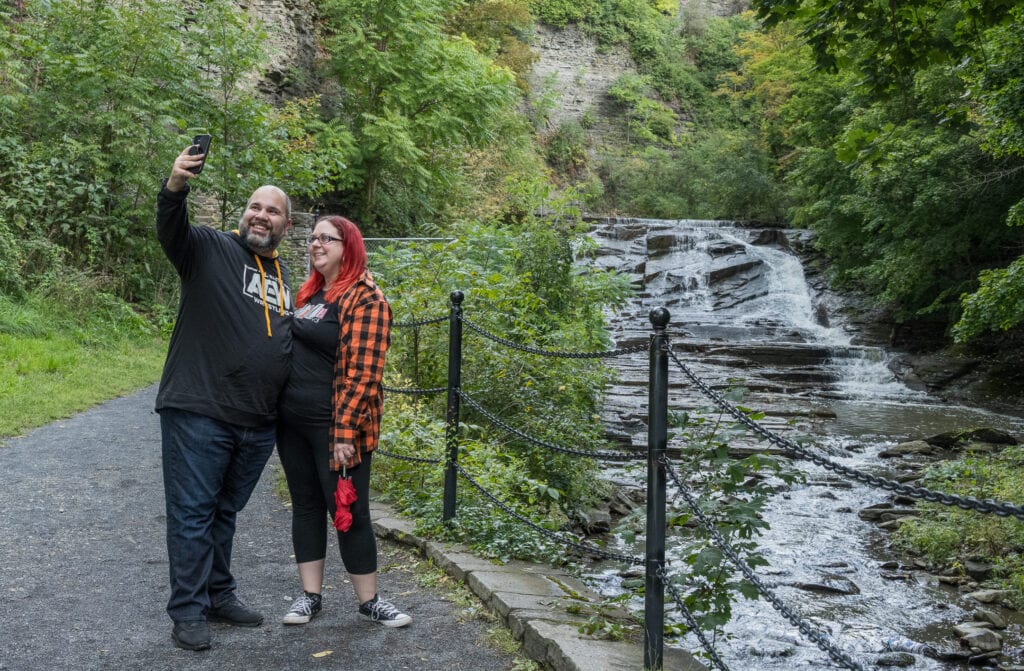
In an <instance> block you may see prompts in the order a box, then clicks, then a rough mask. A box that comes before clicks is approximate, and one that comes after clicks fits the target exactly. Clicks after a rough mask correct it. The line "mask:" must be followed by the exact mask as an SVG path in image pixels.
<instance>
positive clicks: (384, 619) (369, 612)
mask: <svg viewBox="0 0 1024 671" xmlns="http://www.w3.org/2000/svg"><path fill="white" fill-rule="evenodd" d="M359 612H360V613H362V614H363V615H365V616H366V617H368V618H370V619H371V620H373V621H374V622H380V623H381V624H382V625H384V626H385V627H404V626H405V625H407V624H409V623H410V622H412V618H411V617H409V616H408V615H406V614H405V613H403V612H401V611H400V610H398V609H397V608H395V607H394V606H393V605H391V602H389V601H384V600H383V599H381V598H380V597H379V596H374V597H373V598H372V599H370V600H369V601H367V602H366V603H364V604H363V605H361V606H359Z"/></svg>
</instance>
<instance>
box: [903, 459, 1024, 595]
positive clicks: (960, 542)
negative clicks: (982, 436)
mask: <svg viewBox="0 0 1024 671" xmlns="http://www.w3.org/2000/svg"><path fill="white" fill-rule="evenodd" d="M1022 465H1024V449H1022V448H1021V447H1019V446H1018V447H1011V448H1007V449H1005V450H1003V451H1001V452H999V453H997V454H970V453H968V454H966V455H964V456H963V457H961V458H959V459H956V460H953V461H947V462H942V463H940V464H937V465H935V466H932V467H931V468H929V469H928V471H927V473H926V474H925V478H924V480H923V484H924V485H925V486H926V487H929V488H933V489H937V490H939V491H947V492H950V493H953V494H959V495H961V496H973V497H976V498H978V499H994V500H997V501H1021V500H1024V479H1022V477H1021V466H1022ZM918 508H919V509H920V516H919V518H918V519H916V520H911V521H908V522H905V523H904V524H903V525H901V526H900V528H899V530H898V531H897V532H896V535H895V537H894V542H895V543H896V545H897V546H898V547H901V548H903V549H904V550H908V551H911V552H914V553H917V554H921V555H923V556H925V557H927V558H928V560H929V561H931V562H933V563H934V564H935V565H936V566H941V567H951V568H953V567H960V568H962V567H963V564H964V562H965V561H966V560H968V559H976V560H980V561H983V562H989V563H992V564H993V565H995V566H996V571H997V576H998V579H999V580H1000V581H1001V582H1002V583H1003V584H1004V585H1005V587H1006V588H1007V589H1009V590H1010V592H1011V594H1012V600H1013V601H1014V602H1015V603H1016V605H1017V606H1018V607H1019V606H1021V605H1024V562H1022V561H1021V556H1022V551H1024V525H1021V523H1020V522H1019V521H1018V520H1014V519H1004V518H999V517H995V516H992V515H981V514H979V513H975V512H973V511H963V510H958V509H955V508H950V507H948V506H942V505H940V504H934V503H923V504H919V505H918Z"/></svg>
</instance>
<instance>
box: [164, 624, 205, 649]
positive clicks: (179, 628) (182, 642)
mask: <svg viewBox="0 0 1024 671" xmlns="http://www.w3.org/2000/svg"><path fill="white" fill-rule="evenodd" d="M171 638H173V639H174V645H176V646H178V647H179V648H183V649H185V650H209V649H210V625H208V624H206V622H205V621H204V620H190V621H188V622H175V623H174V629H173V630H172V631H171Z"/></svg>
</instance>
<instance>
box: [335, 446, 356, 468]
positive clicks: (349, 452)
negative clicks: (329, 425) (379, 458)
mask: <svg viewBox="0 0 1024 671" xmlns="http://www.w3.org/2000/svg"><path fill="white" fill-rule="evenodd" d="M354 456H356V446H355V445H353V444H352V443H335V444H334V460H335V461H336V462H338V463H339V464H347V463H348V462H349V460H350V459H351V458H352V457H354Z"/></svg>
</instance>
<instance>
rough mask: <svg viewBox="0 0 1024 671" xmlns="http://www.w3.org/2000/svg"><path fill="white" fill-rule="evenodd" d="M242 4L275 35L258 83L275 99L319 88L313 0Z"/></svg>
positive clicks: (245, 0)
mask: <svg viewBox="0 0 1024 671" xmlns="http://www.w3.org/2000/svg"><path fill="white" fill-rule="evenodd" d="M238 6H239V7H241V8H242V9H244V10H246V11H247V12H249V13H250V14H252V15H253V16H256V17H258V18H260V19H261V20H262V21H263V22H264V23H265V24H266V26H267V28H268V30H269V32H270V34H271V36H270V44H268V45H267V54H268V55H269V58H270V63H269V65H268V67H267V69H266V72H265V73H264V76H263V78H262V79H261V80H260V81H259V83H258V84H257V86H258V88H259V90H260V91H262V92H263V93H265V94H267V96H269V97H270V98H271V99H272V100H281V99H282V98H285V97H294V96H306V95H309V94H311V93H313V92H315V91H316V84H315V81H314V79H313V74H312V73H313V68H314V63H315V62H316V54H317V47H316V22H317V19H318V13H317V11H316V4H315V3H314V2H313V0H239V2H238Z"/></svg>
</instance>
